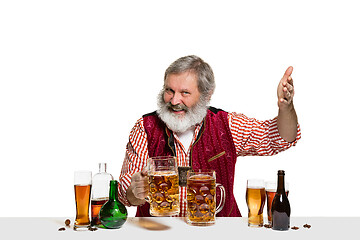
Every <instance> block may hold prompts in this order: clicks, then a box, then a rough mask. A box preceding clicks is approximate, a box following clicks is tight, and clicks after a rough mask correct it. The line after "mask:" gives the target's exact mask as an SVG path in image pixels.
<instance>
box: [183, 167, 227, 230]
mask: <svg viewBox="0 0 360 240" xmlns="http://www.w3.org/2000/svg"><path fill="white" fill-rule="evenodd" d="M216 187H219V189H220V202H219V205H218V206H217V207H216ZM186 196H187V197H186V200H187V215H186V216H187V217H186V218H187V223H188V224H190V225H194V226H208V225H213V224H214V223H215V215H216V214H217V213H218V212H220V211H221V210H222V209H223V207H224V204H225V188H224V187H223V185H221V184H220V183H216V174H215V171H214V170H197V171H194V170H191V171H188V173H187V194H186Z"/></svg>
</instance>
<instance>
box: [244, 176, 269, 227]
mask: <svg viewBox="0 0 360 240" xmlns="http://www.w3.org/2000/svg"><path fill="white" fill-rule="evenodd" d="M265 200H266V198H265V183H264V180H262V179H249V180H247V186H246V204H247V207H248V210H249V211H248V226H249V227H262V226H263V224H264V218H263V210H264V205H265Z"/></svg>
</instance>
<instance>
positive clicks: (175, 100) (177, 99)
mask: <svg viewBox="0 0 360 240" xmlns="http://www.w3.org/2000/svg"><path fill="white" fill-rule="evenodd" d="M181 101H182V100H181V94H180V93H174V95H173V97H172V99H171V104H172V105H178V104H180V103H181Z"/></svg>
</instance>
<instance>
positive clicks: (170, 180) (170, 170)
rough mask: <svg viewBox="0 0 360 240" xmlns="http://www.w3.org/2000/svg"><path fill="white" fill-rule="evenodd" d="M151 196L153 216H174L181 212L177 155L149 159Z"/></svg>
mask: <svg viewBox="0 0 360 240" xmlns="http://www.w3.org/2000/svg"><path fill="white" fill-rule="evenodd" d="M147 167H148V176H149V196H148V197H147V198H146V200H147V201H148V202H149V204H150V214H151V215H152V216H174V215H177V214H179V213H180V204H179V175H178V168H177V162H176V157H173V156H164V157H153V158H149V159H148V166H147Z"/></svg>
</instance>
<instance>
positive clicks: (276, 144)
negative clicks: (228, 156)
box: [228, 112, 301, 156]
mask: <svg viewBox="0 0 360 240" xmlns="http://www.w3.org/2000/svg"><path fill="white" fill-rule="evenodd" d="M228 119H229V126H230V131H231V134H232V137H233V141H234V144H235V148H236V153H237V155H238V156H248V155H251V156H271V155H275V154H277V153H279V152H281V151H284V150H286V149H288V148H290V147H291V146H295V145H296V143H297V142H298V140H299V139H300V138H301V131H300V125H299V124H298V126H297V136H296V139H295V140H294V141H293V142H291V143H289V142H286V141H285V140H284V139H283V138H282V137H281V136H280V134H279V130H278V127H277V118H274V119H271V120H266V121H259V120H257V119H255V118H249V117H247V116H245V115H244V114H238V113H234V112H233V113H229V115H228Z"/></svg>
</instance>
